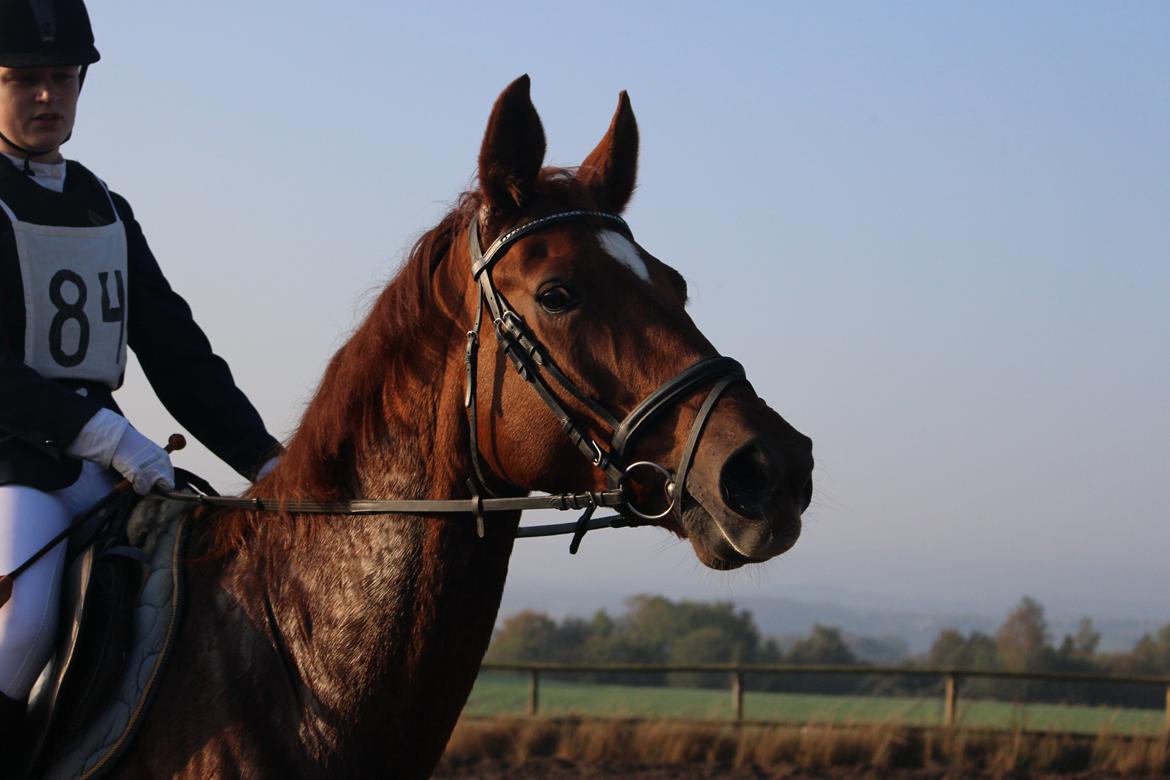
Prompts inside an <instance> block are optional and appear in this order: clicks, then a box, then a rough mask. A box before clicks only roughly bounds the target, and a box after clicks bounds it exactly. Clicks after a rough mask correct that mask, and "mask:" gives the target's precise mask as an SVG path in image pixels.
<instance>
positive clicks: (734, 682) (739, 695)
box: [731, 669, 743, 723]
mask: <svg viewBox="0 0 1170 780" xmlns="http://www.w3.org/2000/svg"><path fill="white" fill-rule="evenodd" d="M731 712H732V713H733V715H732V717H734V718H735V722H736V723H743V670H742V669H736V670H735V671H734V672H732V673H731Z"/></svg>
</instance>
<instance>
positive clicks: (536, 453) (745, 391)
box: [452, 76, 813, 569]
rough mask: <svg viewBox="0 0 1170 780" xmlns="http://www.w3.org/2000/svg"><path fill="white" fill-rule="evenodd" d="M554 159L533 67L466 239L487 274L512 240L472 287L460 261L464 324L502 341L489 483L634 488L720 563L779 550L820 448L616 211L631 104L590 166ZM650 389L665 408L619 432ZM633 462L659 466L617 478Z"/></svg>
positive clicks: (492, 155) (634, 148)
mask: <svg viewBox="0 0 1170 780" xmlns="http://www.w3.org/2000/svg"><path fill="white" fill-rule="evenodd" d="M544 152H545V136H544V131H543V128H542V126H541V122H540V118H539V116H538V115H537V112H536V109H535V108H534V107H533V104H532V101H531V99H530V97H529V80H528V77H527V76H522V77H521V78H519V79H517V80H516V81H515V82H513V83H512V84H511V85H510V86H509V87H508V88H507V89H505V90H504V92H503V93H502V94H501V95H500V97H499V99H498V100H497V101H496V103H495V106H494V108H493V110H492V113H491V118H490V120H489V121H488V126H487V130H486V132H485V135H484V138H483V143H482V146H481V149H480V154H479V182H480V190H479V198H478V200H477V205H478V208H477V213H476V216H475V218H474V219H473V221H472V224H471V226H470V227H469V228H468V232H469V233H472V234H473V235H465V236H463V237H461V238H460V239H459V240H460V241H465V242H468V243H469V244H471V245H472V247H473V248H472V249H471V250H470V252H469V254H470V256H469V258H468V261H467V263H468V265H471V266H473V267H474V266H475V264H476V261H477V260H479V259H480V258H477V257H476V254H477V252H479V246H482V247H488V246H489V244H491V243H492V242H495V243H496V244H501V243H503V244H505V246H504V247H503V251H502V252H501V253H500V254H497V255H496V256H494V257H492V258H489V259H487V260H486V263H485V265H484V266H483V267H480V268H475V269H474V273H475V278H476V279H477V280H478V281H479V282H480V284H479V286H476V285H474V284H472V285H468V284H467V276H466V274H467V270H468V265H464V266H463V267H462V268H461V269H458V272H461V273H462V274H463V281H462V284H463V285H464V289H466V290H467V294H466V296H465V297H464V298H463V299H462V301H461V304H460V305H461V307H462V308H463V310H464V311H463V313H462V314H460V315H457V318H461V319H462V320H463V321H472V317H473V316H474V315H473V312H474V311H475V310H476V309H477V308H478V307H486V310H487V311H486V316H483V317H482V318H481V321H482V322H481V324H480V325H479V327H478V328H475V329H474V330H475V331H476V332H477V333H478V342H480V343H483V344H487V345H490V344H493V343H495V342H498V343H500V345H501V346H502V347H505V348H504V349H491V348H485V349H482V350H480V351H479V359H478V361H477V362H476V363H475V366H476V371H475V380H476V385H477V387H478V388H479V389H478V394H477V396H476V398H474V399H470V401H471V404H470V405H472V406H474V407H477V408H478V410H479V413H478V414H476V415H474V416H473V418H472V419H474V420H475V430H474V432H473V433H474V435H473V438H472V441H473V447H475V449H476V452H477V457H478V458H479V459H480V461H481V462H482V464H483V467H484V470H485V471H487V472H489V473H490V476H489V479H490V480H491V481H493V482H496V483H497V484H499V483H502V484H504V485H505V486H513V487H515V488H518V489H520V490H529V489H535V490H543V491H549V492H563V491H565V490H567V489H572V490H583V491H584V490H589V491H601V490H604V489H605V488H606V487H609V488H613V487H614V485H615V482H620V483H621V486H622V487H623V488H624V489H626V490H627V492H628V493H629V495H630V501H631V504H632V505H634V506H635V507H636V508H637V514H638V515H639V516H641V517H643V518H654V522H655V523H656V524H658V525H661V526H663V527H665V528H667V529H669V530H670V531H672V532H674V533H676V534H678V535H679V536H682V537H685V538H687V539H688V540H690V542H691V544H692V546H693V547H694V550H695V553H696V554H697V556H698V558H699V560H700V561H702V562H703V563H704V564H705V565H707V566H709V567H711V568H714V569H731V568H735V567H738V566H741V565H743V564H745V563H749V562H758V561H764V560H767V559H769V558H772V557H774V556H776V555H779V554H780V553H782V552H784V551H785V550H787V549H789V548H790V547H791V546H792V545H793V544H794V543H795V542H796V539H797V537H798V536H799V535H800V529H801V514H802V513H803V511H804V510H805V508H807V506H808V504H809V501H810V499H811V495H812V477H811V472H812V465H813V458H812V442H811V440H810V439H809V438H808V437H806V436H804V435H803V434H801V433H800V432H799V431H797V430H796V429H795V428H793V427H792V426H791V425H789V424H788V423H787V422H786V421H785V420H784V419H783V418H782V417H781V416H780V415H779V414H777V413H776V412H774V411H773V410H772V409H771V408H769V407H768V406H767V405H766V404H765V403H764V402H763V401H762V400H761V399H760V398H759V397H758V396H757V395H756V393H755V392H754V390H753V389H752V387H751V385H750V384H748V382H747V381H746V379H744V378H742V375H740V374H737V373H736V371H735V368H736V367H737V365H738V364H734V361H729V360H726V359H723V360H721V361H718V360H712V359H713V358H717V356H718V352H717V351H716V350H715V348H714V347H713V346H712V345H711V343H710V341H708V340H707V338H705V337H704V335H703V334H702V332H700V330H699V329H698V327H696V325H695V323H694V322H693V321H692V319H691V318H690V316H689V315H688V314H687V311H686V302H687V287H686V282H685V281H684V279H683V277H682V276H681V275H680V274H679V273H678V272H677V271H676V270H674V269H673V268H671V267H670V266H669V265H667V264H666V263H665V262H663V261H662V260H660V259H658V258H657V257H655V256H653V255H652V254H650V253H649V252H648V251H647V250H646V249H644V248H643V247H642V246H640V245H639V244H638V243H637V242H636V241H635V240H634V239H633V236H632V234H631V233H630V232H629V231H628V230H627V229H626V228H625V226H624V223H623V222H622V221H621V220H620V219H618V218H616V216H613V215H619V214H620V213H621V212H622V211H623V210H624V209H625V207H626V205H627V203H628V202H629V200H630V197H631V195H632V194H633V191H634V186H635V181H636V169H637V160H638V127H637V123H636V121H635V119H634V113H633V110H632V109H631V107H630V101H629V98H628V96H627V95H626V94H625V93H624V92H623V93H622V94H621V96H620V99H619V102H618V106H617V110H616V112H615V114H614V116H613V120H612V122H611V123H610V126H609V130H608V131H607V132H606V133H605V135H604V137H603V138H602V139H601V141H600V143H598V145H597V147H596V148H595V149H594V150H593V151H592V152H591V153H590V154H589V155H588V156H587V157H586V158H585V160H584V162H583V163H582V164H581V165H580V167H578V168H577V169H575V170H569V169H553V168H542V165H543V161H544ZM566 213H567V214H569V215H570V216H569V217H567V218H562V217H560V216H559V215H565V214H566ZM574 215H575V216H574ZM544 224H547V227H542V226H541V225H544ZM533 225H536V226H537V228H538V229H532V228H531V226H533ZM525 231H530V232H525ZM516 232H519V233H520V234H521V237H519V238H515V237H514V236H515V234H516ZM490 252H491V249H490V248H489V249H488V250H487V253H490ZM484 257H486V254H485V255H484ZM452 265H455V266H458V265H460V264H459V263H454V264H452ZM483 277H486V281H487V286H486V287H485V286H484V284H483V282H484V278H483ZM493 296H496V300H495V301H493V300H492V298H493ZM501 314H503V316H502V317H501ZM493 320H495V322H494V323H493ZM501 320H503V321H501ZM493 328H494V329H495V330H496V333H493V332H492V331H493ZM518 333H519V334H521V336H522V337H521V336H518V335H517V334H518ZM473 346H474V345H473ZM510 364H511V365H510ZM696 366H700V368H698V369H695V368H693V367H696ZM704 367H705V368H704ZM513 368H518V369H520V370H519V371H517V370H513ZM706 368H710V369H711V370H710V371H707V373H704V371H705V370H706ZM688 371H689V372H690V373H688ZM696 371H697V375H696ZM558 375H559V376H558ZM550 376H551V377H552V379H549V377H550ZM680 377H682V378H683V380H680V379H679V378H680ZM561 378H563V379H565V380H567V381H564V382H563V381H560V380H561ZM685 380H689V383H688V381H685ZM672 382H674V384H673V385H672V384H671V383H672ZM541 383H543V387H544V390H545V391H546V392H547V393H551V394H552V396H553V398H554V400H555V402H556V403H557V404H559V406H560V407H561V410H562V411H564V412H567V415H566V416H565V417H564V418H562V419H561V420H560V421H558V417H559V416H560V415H559V414H557V413H550V402H549V401H548V399H547V398H542V394H541V393H540V392H536V391H534V390H535V389H536V385H537V384H541ZM717 384H719V385H721V386H720V388H719V391H717V392H715V393H712V392H711V390H712V386H714V385H717ZM723 385H725V387H724V386H723ZM664 386H665V387H666V388H668V390H669V391H668V392H664V391H663V388H664ZM656 393H657V395H656ZM648 398H650V399H651V402H650V403H649V404H648V405H649V406H655V407H656V408H654V409H652V410H650V413H648V414H646V415H645V418H644V419H641V418H639V420H638V421H637V423H636V424H634V425H633V432H632V434H631V435H629V436H628V438H621V434H627V433H630V431H629V430H623V431H622V432H621V434H619V439H621V440H620V441H615V433H617V431H615V428H623V427H625V428H626V429H629V428H630V427H631V420H630V417H631V412H634V410H636V409H639V407H640V406H643V405H647V404H646V399H648ZM657 402H660V403H657ZM643 411H645V409H642V410H640V411H638V412H634V414H633V415H632V416H633V417H638V416H639V415H640V414H642V412H643ZM566 419H568V420H569V421H571V423H566ZM566 432H568V433H569V435H566ZM691 440H693V441H691ZM688 443H690V445H691V446H690V447H689V448H688ZM619 450H620V451H619ZM581 452H585V453H590V452H592V453H595V456H594V457H593V458H588V457H582V456H581ZM591 461H592V462H591ZM635 463H642V464H653V465H643V466H640V467H637V468H633V469H630V470H629V472H628V473H626V474H623V475H621V476H620V477H615V474H621V472H622V471H624V470H625V469H627V468H629V467H630V466H631V465H632V464H635ZM606 467H608V474H607V473H606V471H607V469H606Z"/></svg>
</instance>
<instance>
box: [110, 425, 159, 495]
mask: <svg viewBox="0 0 1170 780" xmlns="http://www.w3.org/2000/svg"><path fill="white" fill-rule="evenodd" d="M110 465H112V466H113V467H114V468H115V469H117V470H118V473H119V474H121V475H122V476H123V477H125V478H126V479H128V480H130V484H131V485H132V486H133V487H134V492H135V493H137V494H138V495H140V496H145V495H146V494H148V493H150V491H151V490H153V489H154V488H155V487H158V488H160V489H162V490H174V489H175V469H174V467H173V466H172V465H171V456H170V455H168V454H167V451H166V450H164V449H163V448H162V447H160V446H158V445H157V444H155V443H154V442H152V441H151V440H150V439H148V438H146V437H145V436H143V435H142V434H141V433H139V432H138V431H136V430H134V426H132V425H129V424H127V426H126V431H125V432H124V433H123V434H122V439H121V440H120V441H119V442H118V446H117V447H116V448H115V449H114V457H113V458H112V459H111V461H110Z"/></svg>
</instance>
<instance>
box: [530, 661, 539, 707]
mask: <svg viewBox="0 0 1170 780" xmlns="http://www.w3.org/2000/svg"><path fill="white" fill-rule="evenodd" d="M528 671H529V674H530V676H529V678H528V716H529V717H535V716H536V713H537V711H538V710H539V709H540V670H539V669H529V670H528Z"/></svg>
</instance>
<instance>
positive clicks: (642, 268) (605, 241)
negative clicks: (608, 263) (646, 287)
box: [597, 230, 650, 282]
mask: <svg viewBox="0 0 1170 780" xmlns="http://www.w3.org/2000/svg"><path fill="white" fill-rule="evenodd" d="M597 240H598V241H599V242H601V248H602V250H603V251H604V252H605V253H606V254H607V255H609V256H610V257H612V258H613V259H614V260H617V261H618V262H619V263H621V264H622V265H624V266H625V267H626V268H629V269H630V270H631V271H633V272H634V273H635V274H637V275H638V278H639V279H641V280H642V281H643V282H649V281H650V269H649V268H647V267H646V261H645V260H643V259H642V255H641V254H640V253H639V252H638V247H636V246H634V242H633V241H630V239H628V238H626V237H625V236H623V235H622V234H621V233H617V232H615V231H613V230H602V231H601V232H600V233H598V234H597Z"/></svg>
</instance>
